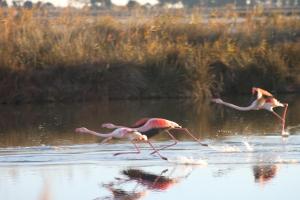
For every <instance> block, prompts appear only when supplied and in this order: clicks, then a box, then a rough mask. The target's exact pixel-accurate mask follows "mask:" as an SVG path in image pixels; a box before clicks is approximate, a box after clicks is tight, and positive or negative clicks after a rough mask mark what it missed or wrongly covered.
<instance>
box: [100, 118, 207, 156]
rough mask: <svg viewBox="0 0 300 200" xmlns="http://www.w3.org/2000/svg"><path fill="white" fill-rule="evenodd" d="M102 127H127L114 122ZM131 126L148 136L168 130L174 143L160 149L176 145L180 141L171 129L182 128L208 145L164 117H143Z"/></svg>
mask: <svg viewBox="0 0 300 200" xmlns="http://www.w3.org/2000/svg"><path fill="white" fill-rule="evenodd" d="M102 127H104V128H109V129H115V128H126V127H125V126H119V125H115V124H112V123H105V124H102ZM130 128H134V129H136V130H137V131H138V132H140V133H142V134H143V135H146V136H147V137H149V138H150V137H152V136H154V135H156V134H158V133H160V132H163V131H164V132H166V133H167V134H168V135H169V136H170V137H171V138H172V140H173V141H174V142H173V143H172V144H169V145H167V146H164V147H162V148H160V149H158V150H162V149H166V148H168V147H171V146H174V145H176V144H177V143H178V140H177V139H176V138H175V137H174V135H173V134H172V133H170V130H180V131H183V132H184V133H186V134H188V135H189V136H191V137H192V138H193V139H194V140H196V141H197V142H198V143H199V144H200V145H202V146H208V145H207V144H204V143H202V142H200V141H199V140H198V139H197V138H196V137H195V136H194V135H193V134H191V133H190V132H189V130H188V129H187V128H182V127H181V126H180V125H179V124H177V123H176V122H173V121H170V120H167V119H162V118H142V119H140V120H138V121H137V122H135V123H134V124H133V125H132V126H131V127H130ZM156 152H157V150H155V151H154V152H152V153H151V154H153V153H156Z"/></svg>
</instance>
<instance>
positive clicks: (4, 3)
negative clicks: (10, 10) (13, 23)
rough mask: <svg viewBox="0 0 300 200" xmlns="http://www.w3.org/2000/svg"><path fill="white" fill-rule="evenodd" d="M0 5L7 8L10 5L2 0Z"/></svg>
mask: <svg viewBox="0 0 300 200" xmlns="http://www.w3.org/2000/svg"><path fill="white" fill-rule="evenodd" d="M0 7H2V8H7V7H8V5H7V2H6V1H2V0H0Z"/></svg>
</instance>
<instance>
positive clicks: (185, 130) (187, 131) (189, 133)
mask: <svg viewBox="0 0 300 200" xmlns="http://www.w3.org/2000/svg"><path fill="white" fill-rule="evenodd" d="M175 129H177V130H182V131H184V132H185V133H186V134H188V135H189V136H191V137H192V138H193V139H194V140H196V141H197V142H198V143H199V144H200V145H201V146H205V147H208V144H205V143H202V142H200V141H199V139H198V138H196V137H195V136H194V135H193V134H192V133H191V132H190V131H189V130H188V129H187V128H175Z"/></svg>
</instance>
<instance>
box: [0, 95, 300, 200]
mask: <svg viewBox="0 0 300 200" xmlns="http://www.w3.org/2000/svg"><path fill="white" fill-rule="evenodd" d="M227 99H228V100H230V101H231V102H234V103H237V104H241V105H246V104H248V103H249V99H248V98H247V97H245V98H239V99H236V98H230V97H229V98H227ZM280 99H281V100H282V101H283V102H288V103H289V110H288V116H287V131H288V132H289V133H290V134H291V135H290V137H288V138H282V137H281V136H280V123H279V122H278V121H277V119H276V118H275V117H273V116H272V114H270V113H268V112H266V111H253V112H245V113H244V112H238V111H235V110H231V109H228V108H224V107H221V106H216V105H213V104H210V103H197V102H196V103H195V102H183V101H180V100H159V101H157V100H156V101H112V102H101V103H79V104H68V105H64V104H53V105H49V104H48V105H22V106H7V105H2V106H0V110H1V115H0V136H1V140H0V198H1V199H7V200H10V199H12V200H14V199H32V200H40V199H43V200H46V199H51V200H52V199H55V200H56V199H97V200H98V199H104V200H106V199H183V198H189V199H200V198H206V199H221V198H222V199H224V198H225V199H228V198H231V199H249V200H250V199H263V198H264V199H271V198H272V199H282V198H287V197H288V198H289V199H299V197H300V193H299V192H298V182H299V178H300V103H298V102H300V101H299V99H300V97H297V96H291V97H281V98H280ZM277 111H278V112H280V111H281V110H280V109H278V110H277ZM141 117H163V118H168V119H171V120H173V121H176V122H178V123H180V124H182V125H183V126H184V127H187V128H189V129H190V131H191V132H193V133H194V134H195V135H196V136H197V137H199V138H201V140H202V142H204V143H207V144H209V146H208V147H204V146H201V145H199V144H198V143H196V142H194V141H193V140H191V138H189V137H188V136H185V135H184V134H181V133H177V134H176V137H177V138H179V139H180V142H179V143H178V144H177V145H176V146H174V147H172V148H170V149H166V150H162V151H161V154H162V155H163V156H166V157H168V159H169V161H164V160H161V159H160V158H159V157H158V156H156V155H150V154H149V153H150V152H151V149H150V147H149V146H147V144H139V146H140V147H141V154H138V155H130V154H129V155H119V156H113V154H114V153H117V152H126V151H131V150H133V148H134V147H133V145H132V144H131V143H129V142H128V141H116V140H115V141H113V142H111V143H109V144H100V143H99V142H100V141H101V140H100V139H99V138H96V137H94V136H91V135H80V134H76V133H74V129H75V128H76V127H81V126H86V127H88V128H90V129H93V130H98V131H102V132H106V131H108V130H105V129H103V128H101V124H102V123H105V122H114V123H117V124H125V125H126V124H131V123H133V122H134V121H135V120H137V119H139V118H141ZM151 141H152V143H153V144H154V146H155V147H162V146H164V145H167V144H170V143H171V142H172V141H170V139H169V138H168V136H167V134H165V135H164V134H161V135H158V136H155V137H154V138H152V139H151Z"/></svg>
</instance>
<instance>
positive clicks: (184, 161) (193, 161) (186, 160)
mask: <svg viewBox="0 0 300 200" xmlns="http://www.w3.org/2000/svg"><path fill="white" fill-rule="evenodd" d="M168 161H169V162H170V163H174V164H179V165H202V166H206V165H207V162H206V161H205V160H203V159H201V158H193V157H185V156H178V157H175V158H174V159H169V160H168Z"/></svg>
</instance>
